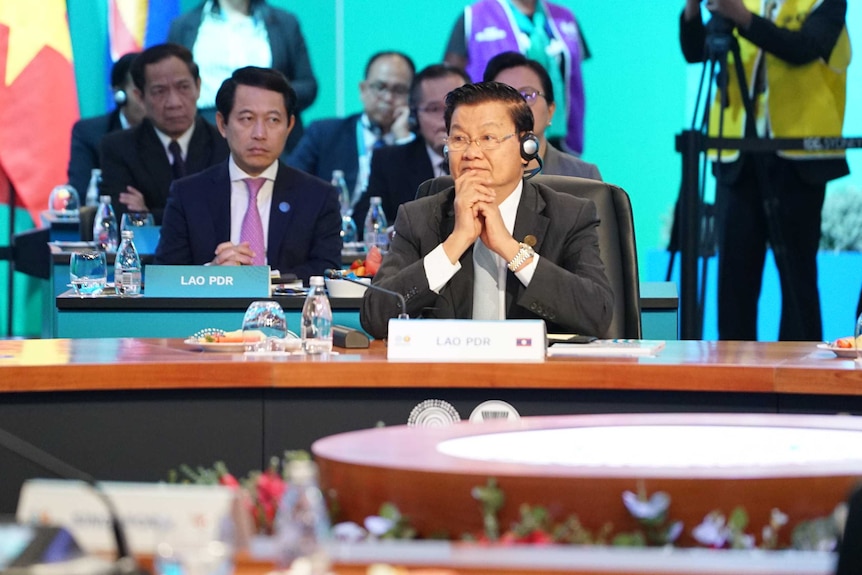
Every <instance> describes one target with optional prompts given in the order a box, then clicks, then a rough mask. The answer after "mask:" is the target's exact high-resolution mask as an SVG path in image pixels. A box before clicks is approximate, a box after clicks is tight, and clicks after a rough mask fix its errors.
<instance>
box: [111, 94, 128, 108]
mask: <svg viewBox="0 0 862 575" xmlns="http://www.w3.org/2000/svg"><path fill="white" fill-rule="evenodd" d="M127 101H128V98H127V97H126V91H125V90H114V103H115V104H116V105H117V106H120V107H122V106H124V105H125V103H126V102H127Z"/></svg>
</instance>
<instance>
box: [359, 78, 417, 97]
mask: <svg viewBox="0 0 862 575" xmlns="http://www.w3.org/2000/svg"><path fill="white" fill-rule="evenodd" d="M368 87H369V88H370V89H371V91H372V92H374V94H375V95H377V96H382V95H383V94H384V93H385V94H389V95H391V96H398V97H401V98H403V97H405V96H407V94H408V93H409V92H410V86H406V85H404V84H393V85H391V86H390V85H389V84H387V83H386V82H371V83H370V84H368Z"/></svg>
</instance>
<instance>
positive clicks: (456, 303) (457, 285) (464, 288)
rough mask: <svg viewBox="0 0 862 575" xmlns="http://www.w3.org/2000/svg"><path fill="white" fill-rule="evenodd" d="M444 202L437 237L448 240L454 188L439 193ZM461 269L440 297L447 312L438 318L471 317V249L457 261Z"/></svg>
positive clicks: (453, 224) (451, 223) (453, 211)
mask: <svg viewBox="0 0 862 575" xmlns="http://www.w3.org/2000/svg"><path fill="white" fill-rule="evenodd" d="M440 195H441V196H446V200H445V201H444V202H443V203H442V205H441V207H440V221H439V233H440V235H439V237H440V239H441V241H442V240H444V239H446V238H448V237H449V236H450V235H451V234H452V230H454V229H455V207H454V202H455V188H454V187H453V188H451V189H450V190H448V191H444V192H441V193H440ZM459 262H460V263H461V269H460V270H459V271H458V272H457V273H456V274H455V275H454V276H452V279H451V280H449V284H448V285H447V286H446V289H444V290H442V291H441V292H440V296H441V297H442V298H443V299H444V301H446V303H447V304H448V306H449V310H441V311H442V312H443V313H441V314H440V317H447V316H449V315H450V314H451V317H455V318H470V317H472V316H473V247H472V246H471V247H470V248H468V249H467V251H466V252H464V254H463V255H462V256H461V259H460V260H459Z"/></svg>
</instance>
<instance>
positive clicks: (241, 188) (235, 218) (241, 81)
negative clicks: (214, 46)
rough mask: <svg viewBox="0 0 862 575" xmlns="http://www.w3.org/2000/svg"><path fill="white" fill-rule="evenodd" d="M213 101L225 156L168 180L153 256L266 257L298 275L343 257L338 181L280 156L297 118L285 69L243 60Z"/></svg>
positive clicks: (217, 260)
mask: <svg viewBox="0 0 862 575" xmlns="http://www.w3.org/2000/svg"><path fill="white" fill-rule="evenodd" d="M216 107H217V108H218V112H217V114H216V121H217V123H218V129H219V131H220V132H221V133H222V135H224V137H225V138H226V139H227V142H228V145H229V146H230V157H229V159H228V160H227V161H224V162H222V163H220V164H218V165H216V166H213V167H212V168H209V169H208V170H205V171H203V172H201V173H199V174H195V175H194V176H189V177H187V178H183V179H181V180H178V181H176V182H174V184H173V185H172V186H171V194H170V197H169V199H168V204H167V207H166V208H165V218H164V223H163V225H162V233H161V239H160V241H159V246H158V248H157V249H156V263H162V264H195V265H201V264H210V263H211V264H214V265H264V264H269V265H270V266H271V267H272V268H274V269H278V270H280V271H281V272H282V273H293V274H296V276H297V277H299V278H301V279H303V280H308V278H309V277H310V276H312V275H322V274H323V272H324V270H326V269H327V268H337V267H340V265H341V235H340V234H341V214H340V212H339V206H338V197H337V193H336V191H335V188H333V187H332V186H330V185H329V184H327V183H326V182H323V181H321V180H319V179H318V178H315V177H312V176H309V175H308V174H304V173H302V172H300V171H298V170H294V169H292V168H289V167H287V166H286V165H284V164H283V163H282V162H280V161H279V160H278V157H279V155H280V154H281V152H282V150H283V149H284V144H285V142H286V141H287V138H288V135H289V134H290V131H291V129H292V128H293V126H294V124H295V121H296V116H295V115H296V92H294V91H293V88H291V87H290V84H289V83H288V82H287V79H286V78H285V77H284V75H283V74H281V73H280V72H278V71H276V70H273V69H270V68H256V67H253V66H248V67H245V68H240V69H239V70H236V71H235V72H234V73H233V75H232V76H231V77H230V78H228V79H227V80H225V81H224V83H223V84H222V86H221V88H220V89H219V91H218V94H217V95H216ZM264 222H267V225H264Z"/></svg>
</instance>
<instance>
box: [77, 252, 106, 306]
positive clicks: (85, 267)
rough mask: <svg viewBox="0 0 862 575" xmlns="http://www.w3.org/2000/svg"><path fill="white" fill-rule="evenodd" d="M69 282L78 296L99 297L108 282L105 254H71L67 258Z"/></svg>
mask: <svg viewBox="0 0 862 575" xmlns="http://www.w3.org/2000/svg"><path fill="white" fill-rule="evenodd" d="M69 281H70V283H71V284H72V288H73V289H74V290H75V293H76V294H78V295H82V296H95V295H100V294H101V293H102V291H104V289H105V284H106V283H107V282H108V265H107V262H106V259H105V252H100V251H91V252H72V255H71V257H70V258H69Z"/></svg>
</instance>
